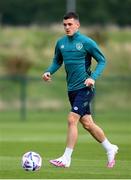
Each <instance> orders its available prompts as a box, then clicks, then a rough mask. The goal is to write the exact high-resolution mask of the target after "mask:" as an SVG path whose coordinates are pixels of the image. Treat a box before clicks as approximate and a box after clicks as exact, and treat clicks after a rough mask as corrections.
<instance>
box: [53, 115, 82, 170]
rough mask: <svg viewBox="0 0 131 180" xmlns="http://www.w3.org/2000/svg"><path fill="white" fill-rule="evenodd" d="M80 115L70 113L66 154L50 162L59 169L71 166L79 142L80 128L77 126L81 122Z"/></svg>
mask: <svg viewBox="0 0 131 180" xmlns="http://www.w3.org/2000/svg"><path fill="white" fill-rule="evenodd" d="M79 119H80V115H78V114H76V113H73V112H70V113H69V116H68V131H67V142H66V149H65V152H64V154H63V155H62V156H61V157H59V158H57V159H54V160H50V163H51V164H53V165H55V166H58V167H69V166H70V164H71V155H72V152H73V149H74V146H75V144H76V142H77V137H78V128H77V124H78V122H79Z"/></svg>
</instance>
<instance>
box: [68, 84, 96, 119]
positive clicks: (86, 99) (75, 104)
mask: <svg viewBox="0 0 131 180" xmlns="http://www.w3.org/2000/svg"><path fill="white" fill-rule="evenodd" d="M94 95H95V89H94V88H92V87H85V88H82V89H78V90H75V91H68V97H69V101H70V104H71V112H74V113H76V114H79V115H80V116H84V115H86V114H91V107H90V103H91V100H92V99H93V97H94Z"/></svg>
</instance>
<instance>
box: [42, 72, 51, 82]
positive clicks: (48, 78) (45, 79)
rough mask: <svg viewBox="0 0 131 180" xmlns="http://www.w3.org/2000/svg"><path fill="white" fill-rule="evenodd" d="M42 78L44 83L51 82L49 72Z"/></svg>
mask: <svg viewBox="0 0 131 180" xmlns="http://www.w3.org/2000/svg"><path fill="white" fill-rule="evenodd" d="M42 78H43V79H44V81H51V74H50V72H46V73H44V74H43V75H42Z"/></svg>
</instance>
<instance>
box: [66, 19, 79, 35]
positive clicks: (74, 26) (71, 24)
mask: <svg viewBox="0 0 131 180" xmlns="http://www.w3.org/2000/svg"><path fill="white" fill-rule="evenodd" d="M63 26H64V29H65V33H66V35H67V36H73V34H74V33H75V32H76V31H77V30H78V29H79V27H80V23H79V21H78V20H75V19H74V18H71V19H66V20H65V19H64V20H63Z"/></svg>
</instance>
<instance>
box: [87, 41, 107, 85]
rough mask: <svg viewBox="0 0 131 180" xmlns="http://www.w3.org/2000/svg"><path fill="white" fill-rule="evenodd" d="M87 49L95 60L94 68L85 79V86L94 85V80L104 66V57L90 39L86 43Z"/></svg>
mask: <svg viewBox="0 0 131 180" xmlns="http://www.w3.org/2000/svg"><path fill="white" fill-rule="evenodd" d="M86 48H87V51H88V52H89V53H90V54H91V56H92V57H93V58H94V59H95V60H96V61H97V65H96V68H95V70H94V71H93V72H92V73H91V75H90V78H87V79H86V81H85V84H86V86H94V84H95V80H96V79H97V78H99V76H100V75H101V74H102V72H103V70H104V69H105V66H106V59H105V57H104V55H103V53H102V52H101V50H100V49H99V47H98V45H97V44H96V43H95V42H94V41H93V40H91V39H90V43H87V45H86Z"/></svg>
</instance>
